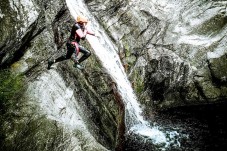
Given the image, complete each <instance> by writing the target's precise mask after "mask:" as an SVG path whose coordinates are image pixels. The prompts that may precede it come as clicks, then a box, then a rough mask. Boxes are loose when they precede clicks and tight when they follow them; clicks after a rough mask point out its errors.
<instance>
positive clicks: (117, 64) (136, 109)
mask: <svg viewBox="0 0 227 151" xmlns="http://www.w3.org/2000/svg"><path fill="white" fill-rule="evenodd" d="M66 3H67V6H68V8H69V10H70V13H71V15H72V16H73V18H74V19H76V17H77V15H79V14H83V15H85V16H87V17H88V18H89V20H90V21H91V23H90V24H89V27H90V28H91V30H93V31H96V35H99V36H98V38H97V37H94V36H90V35H88V36H87V40H88V41H89V43H90V45H91V47H92V48H93V49H94V51H95V54H96V55H97V57H98V58H99V59H100V60H101V62H102V64H103V66H104V67H105V69H106V70H107V72H108V73H109V74H110V75H111V77H112V79H113V80H114V81H115V82H116V83H117V87H118V90H119V91H120V94H121V95H122V98H123V101H124V104H125V107H126V118H125V119H126V125H127V128H128V130H129V131H133V132H134V133H136V134H139V135H143V136H148V137H149V138H150V139H152V141H153V142H154V143H155V144H161V143H162V144H163V143H164V144H166V145H165V147H167V146H168V144H170V142H169V140H168V139H167V138H166V136H165V135H166V134H165V133H163V132H162V131H160V130H159V129H158V127H157V126H155V127H152V128H151V127H150V126H149V124H148V122H146V121H145V120H144V119H143V117H142V116H141V112H142V110H141V108H140V104H139V103H138V102H137V98H136V95H135V94H134V92H133V89H132V87H131V84H130V82H129V81H128V79H127V75H126V73H125V71H124V68H123V66H122V64H121V61H120V59H119V56H118V55H117V53H116V50H117V49H116V47H115V45H114V44H113V43H112V42H111V41H110V40H109V38H108V36H107V35H106V34H105V33H104V31H103V30H102V29H101V27H99V24H98V22H97V21H96V20H95V19H94V17H93V16H92V15H91V14H90V13H89V11H88V9H87V7H86V5H85V4H84V1H83V0H66ZM174 133H175V131H174V132H173V133H172V135H173V134H174ZM176 135H177V134H176Z"/></svg>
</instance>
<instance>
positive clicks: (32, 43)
mask: <svg viewBox="0 0 227 151" xmlns="http://www.w3.org/2000/svg"><path fill="white" fill-rule="evenodd" d="M0 7H1V9H0V18H1V22H0V31H1V36H0V67H1V72H0V77H1V78H0V82H1V83H2V84H1V86H0V90H1V95H0V99H1V103H0V111H1V112H0V113H1V115H0V131H1V132H0V146H1V147H0V150H48V151H49V150H64V151H65V150H69V151H71V150H75V151H80V150H81V151H85V150H87V151H95V150H97V151H102V150H103V151H105V150H113V149H114V148H115V146H116V145H117V143H116V142H117V139H118V138H117V137H118V130H117V127H118V112H119V111H120V110H119V111H118V109H119V107H118V105H117V103H115V99H114V93H113V92H112V89H111V84H112V83H111V78H110V76H109V75H108V74H107V73H105V72H104V71H103V69H102V66H101V65H100V62H99V60H98V59H97V58H96V57H95V55H93V56H91V57H90V58H89V60H88V61H86V67H87V70H86V71H85V70H84V71H79V70H76V69H75V68H74V67H73V63H72V62H71V61H64V62H62V63H58V64H55V65H54V66H53V68H52V69H51V70H47V69H46V68H47V60H48V59H49V58H52V57H58V56H60V55H62V54H64V53H65V52H66V50H65V49H66V46H65V42H66V39H67V38H68V36H69V32H70V30H71V26H72V24H73V23H74V19H73V18H72V17H71V15H70V13H69V10H68V8H67V6H66V2H65V1H64V0H57V1H30V0H27V1H25V0H22V1H17V0H15V1H1V6H0ZM83 45H84V46H87V47H89V45H88V44H87V43H83ZM100 75H101V76H100Z"/></svg>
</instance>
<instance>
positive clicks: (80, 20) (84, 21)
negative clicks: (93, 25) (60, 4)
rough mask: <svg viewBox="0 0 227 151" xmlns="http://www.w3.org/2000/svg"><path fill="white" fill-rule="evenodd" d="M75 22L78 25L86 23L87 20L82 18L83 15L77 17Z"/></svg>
mask: <svg viewBox="0 0 227 151" xmlns="http://www.w3.org/2000/svg"><path fill="white" fill-rule="evenodd" d="M76 21H77V22H78V23H87V22H88V19H87V18H86V17H85V16H83V15H79V16H77V18H76Z"/></svg>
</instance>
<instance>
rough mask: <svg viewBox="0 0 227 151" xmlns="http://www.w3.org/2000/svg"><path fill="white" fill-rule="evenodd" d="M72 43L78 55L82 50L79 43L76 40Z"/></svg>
mask: <svg viewBox="0 0 227 151" xmlns="http://www.w3.org/2000/svg"><path fill="white" fill-rule="evenodd" d="M70 44H71V45H72V47H73V48H75V49H76V55H78V54H79V52H80V49H79V44H78V43H77V42H75V41H71V42H70Z"/></svg>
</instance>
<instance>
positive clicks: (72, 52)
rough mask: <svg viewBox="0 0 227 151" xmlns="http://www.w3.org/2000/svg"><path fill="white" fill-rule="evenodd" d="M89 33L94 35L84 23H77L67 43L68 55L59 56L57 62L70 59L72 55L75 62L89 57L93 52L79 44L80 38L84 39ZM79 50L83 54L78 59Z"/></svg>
mask: <svg viewBox="0 0 227 151" xmlns="http://www.w3.org/2000/svg"><path fill="white" fill-rule="evenodd" d="M87 34H90V35H94V33H92V32H90V31H87V29H85V27H84V26H83V25H80V24H78V23H75V24H74V25H73V27H72V29H71V34H70V37H69V39H68V41H67V43H66V46H67V53H66V55H63V56H61V57H59V58H57V59H56V60H55V62H59V61H63V60H66V59H70V58H71V57H72V59H73V61H74V62H75V63H81V62H82V61H84V60H85V59H87V58H88V57H89V56H90V55H91V52H90V51H89V50H87V49H85V48H84V47H82V46H80V45H79V42H80V39H82V40H84V39H85V37H86V35H87ZM79 52H82V53H83V56H82V57H81V58H80V59H79V60H77V55H78V53H79Z"/></svg>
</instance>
